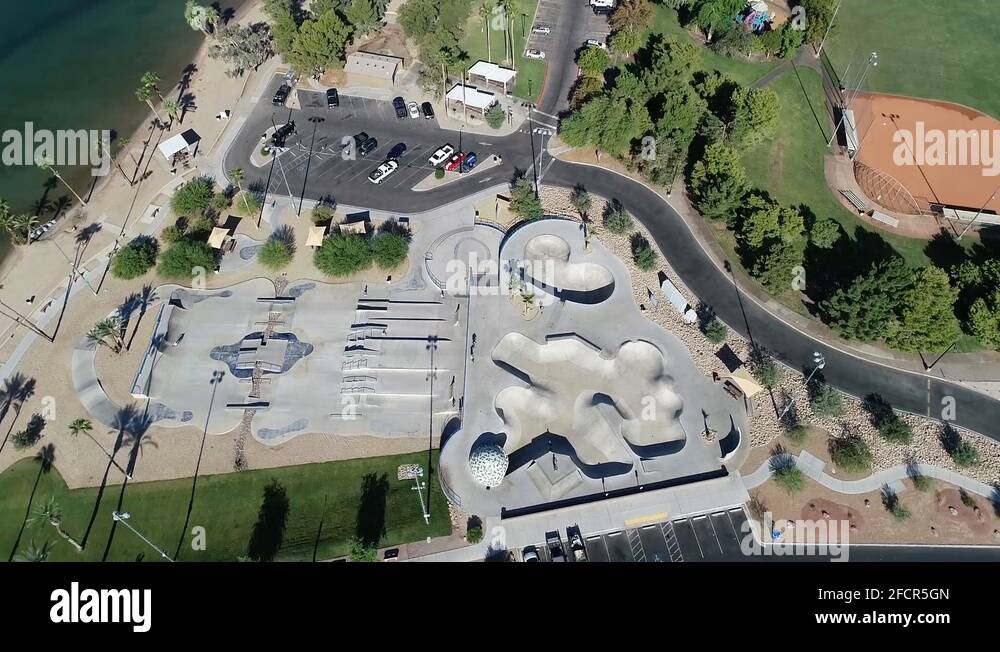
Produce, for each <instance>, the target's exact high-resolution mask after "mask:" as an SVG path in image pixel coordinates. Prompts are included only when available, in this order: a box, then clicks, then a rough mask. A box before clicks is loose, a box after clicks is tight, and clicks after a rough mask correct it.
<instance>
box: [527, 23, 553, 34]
mask: <svg viewBox="0 0 1000 652" xmlns="http://www.w3.org/2000/svg"><path fill="white" fill-rule="evenodd" d="M531 32H532V33H533V34H549V33H551V32H552V29H551V28H549V27H546V26H545V25H535V26H534V27H532V28H531Z"/></svg>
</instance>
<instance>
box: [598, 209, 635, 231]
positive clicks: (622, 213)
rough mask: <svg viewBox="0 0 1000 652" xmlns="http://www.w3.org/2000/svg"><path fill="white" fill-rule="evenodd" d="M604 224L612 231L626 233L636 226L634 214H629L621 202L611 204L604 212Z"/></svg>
mask: <svg viewBox="0 0 1000 652" xmlns="http://www.w3.org/2000/svg"><path fill="white" fill-rule="evenodd" d="M604 226H605V228H607V229H608V231H611V232H612V233H617V234H618V235H624V234H626V233H628V232H629V231H631V230H632V227H633V226H634V224H633V222H632V216H631V215H629V214H628V211H626V210H625V207H624V206H622V205H621V204H611V205H609V206H608V210H607V212H605V214H604Z"/></svg>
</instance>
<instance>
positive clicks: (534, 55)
mask: <svg viewBox="0 0 1000 652" xmlns="http://www.w3.org/2000/svg"><path fill="white" fill-rule="evenodd" d="M524 56H526V57H528V58H529V59H544V58H545V53H544V52H542V51H541V50H535V49H531V50H528V51H526V52H525V53H524Z"/></svg>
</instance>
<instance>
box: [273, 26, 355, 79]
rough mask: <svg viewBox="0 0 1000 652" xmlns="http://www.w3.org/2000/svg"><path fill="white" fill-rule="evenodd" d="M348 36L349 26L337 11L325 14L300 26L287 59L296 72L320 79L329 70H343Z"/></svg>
mask: <svg viewBox="0 0 1000 652" xmlns="http://www.w3.org/2000/svg"><path fill="white" fill-rule="evenodd" d="M350 36H351V26H350V25H348V24H347V23H345V22H344V21H343V20H342V19H341V18H340V16H339V15H337V13H336V12H333V11H327V12H326V13H325V14H323V15H322V16H320V17H319V18H317V19H316V20H307V21H304V22H303V23H302V25H301V26H300V27H299V32H298V34H296V36H295V40H293V41H292V49H291V51H290V52H288V53H287V57H288V59H289V61H290V62H291V63H292V65H293V66H295V67H296V68H297V69H299V70H301V71H303V72H305V73H308V74H310V75H312V76H314V77H319V76H320V75H322V74H323V73H324V72H325V71H326V70H327V69H328V68H341V67H343V63H344V48H345V47H346V45H347V39H348V38H349V37H350Z"/></svg>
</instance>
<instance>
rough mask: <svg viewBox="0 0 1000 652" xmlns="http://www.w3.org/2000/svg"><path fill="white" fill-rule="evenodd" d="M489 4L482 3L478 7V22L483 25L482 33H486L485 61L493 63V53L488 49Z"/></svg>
mask: <svg viewBox="0 0 1000 652" xmlns="http://www.w3.org/2000/svg"><path fill="white" fill-rule="evenodd" d="M489 5H490V3H489V2H484V3H483V4H482V5H480V6H479V20H480V21H481V22H482V24H483V31H484V32H486V60H487V61H489V62H490V63H493V52H492V50H491V49H490V27H491V26H490V13H491V12H492V7H490V6H489Z"/></svg>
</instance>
